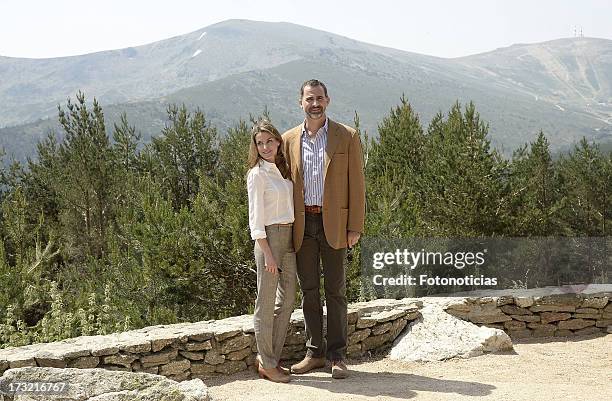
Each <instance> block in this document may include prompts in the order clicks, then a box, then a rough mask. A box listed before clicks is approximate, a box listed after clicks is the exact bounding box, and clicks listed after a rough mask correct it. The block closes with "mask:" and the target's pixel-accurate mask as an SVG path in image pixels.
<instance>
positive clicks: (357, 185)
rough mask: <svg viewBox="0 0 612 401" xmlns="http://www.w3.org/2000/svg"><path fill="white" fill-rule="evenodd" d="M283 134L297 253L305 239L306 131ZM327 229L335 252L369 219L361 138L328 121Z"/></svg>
mask: <svg viewBox="0 0 612 401" xmlns="http://www.w3.org/2000/svg"><path fill="white" fill-rule="evenodd" d="M303 126H304V124H303V123H302V124H300V125H298V126H297V127H294V128H292V129H290V130H289V131H287V132H285V133H284V134H283V152H284V154H285V157H286V159H287V162H288V163H289V167H290V169H291V180H292V181H293V202H294V204H295V208H294V210H295V222H294V223H293V245H294V246H295V251H296V252H297V251H298V250H299V249H300V247H301V246H302V240H303V239H304V219H305V214H304V178H303V177H304V176H303V167H302V149H301V145H302V140H301V136H302V128H303ZM323 177H324V184H323V205H322V206H323V228H324V230H325V237H326V238H327V242H328V243H329V245H330V246H331V247H332V248H334V249H340V248H346V246H347V230H348V231H357V232H360V233H363V226H364V220H365V177H364V172H363V154H362V150H361V141H360V139H359V135H357V133H356V132H355V130H354V129H353V128H351V127H348V126H346V125H343V124H339V123H336V122H334V121H332V120H329V121H328V126H327V147H326V149H325V170H324V173H323Z"/></svg>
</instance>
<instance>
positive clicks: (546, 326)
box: [445, 285, 612, 339]
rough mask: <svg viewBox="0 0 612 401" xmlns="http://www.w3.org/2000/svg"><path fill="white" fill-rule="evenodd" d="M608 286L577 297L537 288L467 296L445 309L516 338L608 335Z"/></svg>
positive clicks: (611, 313)
mask: <svg viewBox="0 0 612 401" xmlns="http://www.w3.org/2000/svg"><path fill="white" fill-rule="evenodd" d="M609 287H610V286H609V285H607V287H605V285H604V287H595V288H594V292H593V291H591V292H590V293H579V294H572V293H564V292H563V291H558V290H555V291H549V292H553V293H549V294H546V292H547V291H546V290H545V289H538V290H524V291H519V292H517V293H516V294H515V295H499V296H479V297H466V298H459V299H457V300H456V302H454V303H451V304H450V305H449V306H448V307H447V308H446V309H445V310H446V312H448V313H450V314H451V315H453V316H456V317H458V318H460V319H463V320H467V321H470V322H472V323H475V324H478V325H484V326H488V327H493V328H498V329H502V330H504V331H506V332H507V333H508V334H509V335H510V337H512V338H515V339H516V338H526V337H553V336H554V337H568V336H575V335H587V334H595V333H601V332H608V333H610V332H612V302H611V299H612V291H611V290H610V289H609ZM600 290H603V291H600ZM565 291H567V289H566V290H565Z"/></svg>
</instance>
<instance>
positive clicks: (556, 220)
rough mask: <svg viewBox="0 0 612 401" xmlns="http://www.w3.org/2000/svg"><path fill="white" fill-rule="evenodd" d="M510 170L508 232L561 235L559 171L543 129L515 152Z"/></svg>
mask: <svg viewBox="0 0 612 401" xmlns="http://www.w3.org/2000/svg"><path fill="white" fill-rule="evenodd" d="M510 171H511V172H510V181H511V195H510V200H509V203H510V206H509V207H510V210H509V212H508V216H509V224H508V234H509V235H511V236H519V237H523V236H554V235H562V234H563V223H562V221H561V216H560V208H561V204H560V194H559V190H558V187H559V183H558V174H557V171H556V169H555V165H554V164H553V162H552V157H551V155H550V148H549V143H548V140H547V139H546V137H545V136H544V133H543V132H542V131H540V133H539V135H538V137H537V138H536V140H535V141H534V142H532V143H531V144H530V145H529V150H527V146H524V147H521V148H519V149H518V150H517V151H515V152H514V155H513V159H512V163H511V164H510Z"/></svg>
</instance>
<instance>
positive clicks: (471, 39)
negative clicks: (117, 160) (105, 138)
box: [0, 0, 612, 58]
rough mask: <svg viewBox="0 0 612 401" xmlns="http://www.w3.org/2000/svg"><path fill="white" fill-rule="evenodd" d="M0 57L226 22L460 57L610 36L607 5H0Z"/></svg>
mask: <svg viewBox="0 0 612 401" xmlns="http://www.w3.org/2000/svg"><path fill="white" fill-rule="evenodd" d="M0 9H1V10H2V12H1V13H0V55H2V56H12V57H37V58H41V57H59V56H69V55H75V54H84V53H91V52H95V51H101V50H109V49H118V48H124V47H129V46H137V45H141V44H145V43H150V42H154V41H157V40H161V39H166V38H169V37H172V36H176V35H181V34H184V33H188V32H192V31H195V30H197V29H200V28H203V27H205V26H208V25H211V24H214V23H216V22H220V21H223V20H227V19H235V18H240V19H251V20H258V21H274V22H276V21H285V22H293V23H296V24H300V25H305V26H309V27H313V28H317V29H322V30H325V31H329V32H333V33H336V34H340V35H344V36H348V37H350V38H353V39H357V40H360V41H365V42H369V43H374V44H378V45H382V46H389V47H394V48H397V49H402V50H407V51H412V52H416V53H422V54H429V55H434V56H439V57H459V56H464V55H468V54H475V53H481V52H485V51H489V50H493V49H495V48H498V47H505V46H509V45H511V44H514V43H533V42H541V41H546V40H552V39H557V38H562V37H571V36H573V32H574V28H575V27H578V31H579V30H580V28H582V30H583V33H584V36H588V37H599V38H606V39H612V23H611V21H612V2H610V1H607V0H581V1H576V0H574V1H571V0H556V1H552V0H531V1H529V0H506V1H500V0H464V1H451V0H428V1H423V0H417V1H409V0H406V1H392V0H377V1H361V0H352V1H346V0H338V1H333V0H325V1H320V0H310V1H294V0H257V1H256V0H252V1H249V0H221V1H220V0H215V1H203V0H199V1H197V0H172V1H157V0H150V1H141V0H132V1H130V0H104V1H99V2H92V1H87V0H54V1H44V0H43V1H41V0H20V1H16V0H0Z"/></svg>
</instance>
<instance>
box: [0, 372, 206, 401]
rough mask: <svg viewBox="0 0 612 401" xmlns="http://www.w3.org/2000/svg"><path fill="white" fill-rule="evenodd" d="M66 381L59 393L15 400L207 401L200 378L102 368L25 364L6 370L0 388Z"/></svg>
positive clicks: (31, 394)
mask: <svg viewBox="0 0 612 401" xmlns="http://www.w3.org/2000/svg"><path fill="white" fill-rule="evenodd" d="M23 381H27V382H53V383H67V385H66V388H65V391H64V392H62V393H59V394H33V393H22V394H16V395H15V396H14V398H13V399H14V401H53V400H61V401H161V400H163V401H209V400H210V397H209V395H208V389H207V388H206V385H204V383H203V382H202V381H201V380H200V379H194V380H190V381H186V382H182V383H177V382H175V381H173V380H170V379H167V378H165V377H162V376H157V375H151V374H148V373H133V372H113V371H108V370H105V369H86V370H85V369H71V368H68V369H58V368H37V367H27V368H19V369H10V370H7V371H6V372H5V373H4V375H3V376H2V377H1V378H0V388H6V386H7V384H8V383H10V382H23Z"/></svg>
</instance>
